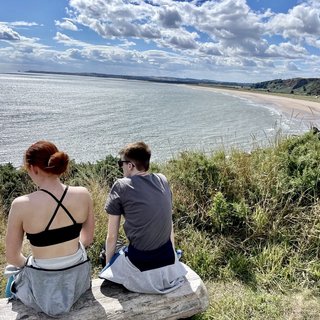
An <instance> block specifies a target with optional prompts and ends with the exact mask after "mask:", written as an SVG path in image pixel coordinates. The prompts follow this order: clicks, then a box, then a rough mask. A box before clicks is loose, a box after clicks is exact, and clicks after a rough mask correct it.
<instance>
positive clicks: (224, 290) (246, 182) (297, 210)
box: [0, 129, 320, 319]
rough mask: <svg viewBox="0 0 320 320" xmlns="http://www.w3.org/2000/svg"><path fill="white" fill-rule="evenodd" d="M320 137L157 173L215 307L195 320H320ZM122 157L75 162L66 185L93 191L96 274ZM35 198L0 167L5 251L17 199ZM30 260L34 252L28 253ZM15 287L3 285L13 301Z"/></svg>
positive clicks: (180, 239) (192, 156) (218, 155)
mask: <svg viewBox="0 0 320 320" xmlns="http://www.w3.org/2000/svg"><path fill="white" fill-rule="evenodd" d="M319 163H320V135H319V132H318V131H317V130H316V129H313V130H311V131H310V132H307V133H305V134H303V135H300V136H290V137H283V138H279V137H278V138H277V140H276V141H274V142H272V143H270V146H268V147H259V146H256V147H255V149H254V150H252V151H251V152H250V153H249V152H244V151H241V150H237V149H233V150H231V151H228V152H227V151H224V150H220V151H215V152H213V153H212V154H204V153H200V152H192V151H188V152H183V153H181V154H180V155H179V156H177V157H174V158H172V159H171V160H170V161H168V162H166V163H162V164H158V163H156V164H153V165H152V168H151V170H152V171H154V172H158V171H161V172H163V173H164V174H165V175H166V176H167V178H168V180H169V182H170V185H171V188H172V193H173V207H174V216H173V219H174V225H175V231H176V241H175V242H176V247H179V248H180V249H182V251H183V256H182V261H183V262H184V263H186V264H188V265H189V266H190V267H191V268H192V269H194V270H195V271H196V272H197V273H198V274H199V275H200V276H201V277H202V279H203V280H204V282H205V283H206V285H207V288H208V291H209V296H210V302H211V303H210V307H209V309H208V310H207V312H205V313H204V314H201V315H197V316H195V317H194V319H317V318H318V317H319V314H320V259H319V258H320V257H319V255H320V254H319V252H320V201H319V196H320V179H319V178H320V166H319ZM119 176H121V172H120V171H119V170H118V168H117V159H116V158H115V157H113V156H107V157H106V158H105V159H104V160H101V161H98V162H95V163H76V162H72V163H71V166H70V170H69V171H68V174H67V175H65V176H64V181H65V183H67V184H70V185H84V186H86V187H87V188H88V189H89V190H90V192H91V194H92V197H93V200H94V205H95V216H96V232H95V240H94V244H93V245H92V246H91V248H90V249H89V256H90V258H91V260H92V263H93V266H94V275H96V274H97V272H98V270H99V268H100V267H99V262H98V255H99V251H100V248H101V246H102V244H103V242H104V239H105V236H106V223H107V216H106V214H105V212H104V209H103V207H104V202H105V199H106V194H107V192H108V190H109V188H110V186H111V185H112V183H113V182H114V180H115V179H116V177H119ZM32 190H34V186H33V185H32V184H31V182H30V180H29V179H28V177H27V174H26V172H24V171H23V170H22V169H15V168H14V167H13V166H12V165H11V164H5V165H2V166H0V204H1V209H0V216H1V219H0V237H1V242H0V252H1V257H2V258H1V261H0V263H1V265H2V266H3V267H4V265H5V261H4V258H3V257H4V250H5V248H4V234H5V224H6V219H7V214H8V211H9V207H10V203H11V201H12V200H13V199H14V198H15V197H16V196H18V195H21V194H24V193H27V192H30V191H32ZM25 250H26V252H27V251H28V248H27V246H26V248H25ZM4 286H5V280H4V279H2V283H1V295H2V296H3V291H4Z"/></svg>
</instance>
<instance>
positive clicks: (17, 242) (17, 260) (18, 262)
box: [6, 198, 27, 268]
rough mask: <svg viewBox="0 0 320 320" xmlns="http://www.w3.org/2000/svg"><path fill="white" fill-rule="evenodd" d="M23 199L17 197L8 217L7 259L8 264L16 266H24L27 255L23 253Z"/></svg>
mask: <svg viewBox="0 0 320 320" xmlns="http://www.w3.org/2000/svg"><path fill="white" fill-rule="evenodd" d="M23 207H24V206H23V201H22V200H21V198H17V199H15V200H14V201H13V202H12V204H11V209H10V212H9V217H8V225H7V234H6V259H7V262H8V264H12V265H14V266H16V267H19V268H21V267H23V266H24V265H25V263H26V260H27V259H26V257H25V256H24V255H23V254H22V252H21V250H22V243H23V237H24V230H23V220H22V213H23V212H22V211H21V210H22V209H23Z"/></svg>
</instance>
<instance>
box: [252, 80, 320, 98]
mask: <svg viewBox="0 0 320 320" xmlns="http://www.w3.org/2000/svg"><path fill="white" fill-rule="evenodd" d="M250 87H251V88H253V89H260V90H265V91H268V92H275V93H291V94H299V95H308V96H319V95H320V79H319V78H293V79H286V80H282V79H275V80H270V81H264V82H258V83H254V84H252V85H251V86H250Z"/></svg>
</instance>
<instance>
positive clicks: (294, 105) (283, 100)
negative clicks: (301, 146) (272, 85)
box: [191, 85, 320, 125]
mask: <svg viewBox="0 0 320 320" xmlns="http://www.w3.org/2000/svg"><path fill="white" fill-rule="evenodd" d="M191 87H192V88H194V89H198V90H210V91H215V92H217V93H223V94H227V95H233V96H235V97H238V98H245V99H248V100H251V101H252V102H255V103H258V104H260V105H261V104H262V105H265V106H267V107H272V108H274V109H276V110H277V111H280V112H281V113H282V114H283V115H285V116H286V117H289V118H290V119H297V120H300V121H303V122H305V123H308V124H310V123H312V124H319V125H320V101H319V102H315V101H309V100H303V99H297V98H290V97H283V96H278V95H273V94H272V93H260V92H251V91H250V92H249V91H245V90H241V89H232V88H230V89H229V88H218V87H205V86H194V85H191Z"/></svg>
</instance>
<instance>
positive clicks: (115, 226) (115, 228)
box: [106, 214, 121, 263]
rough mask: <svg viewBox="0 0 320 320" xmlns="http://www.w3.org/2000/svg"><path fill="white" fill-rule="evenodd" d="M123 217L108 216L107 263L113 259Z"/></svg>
mask: <svg viewBox="0 0 320 320" xmlns="http://www.w3.org/2000/svg"><path fill="white" fill-rule="evenodd" d="M120 220H121V216H118V215H112V214H109V215H108V234H107V238H106V263H108V262H109V261H110V260H111V258H112V257H113V255H114V253H115V250H116V244H117V240H118V234H119V228H120Z"/></svg>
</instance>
